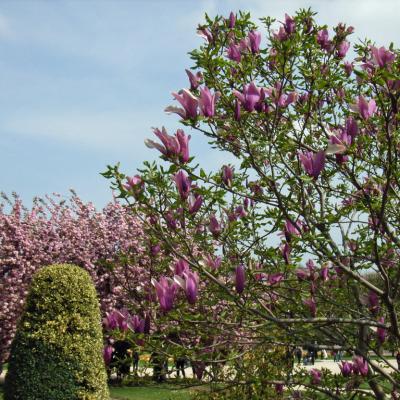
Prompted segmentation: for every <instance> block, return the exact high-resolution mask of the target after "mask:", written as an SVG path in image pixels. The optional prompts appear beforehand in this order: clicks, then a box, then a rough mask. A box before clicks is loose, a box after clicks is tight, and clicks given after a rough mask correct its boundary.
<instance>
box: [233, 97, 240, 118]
mask: <svg viewBox="0 0 400 400" xmlns="http://www.w3.org/2000/svg"><path fill="white" fill-rule="evenodd" d="M234 117H235V121H240V102H239V100H238V99H235V111H234Z"/></svg>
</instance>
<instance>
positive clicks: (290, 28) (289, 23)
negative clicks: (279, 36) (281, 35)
mask: <svg viewBox="0 0 400 400" xmlns="http://www.w3.org/2000/svg"><path fill="white" fill-rule="evenodd" d="M283 27H284V29H285V32H286V33H287V34H288V35H291V34H292V33H293V32H294V31H295V30H296V23H295V22H294V19H293V18H292V17H291V16H290V15H288V14H285V23H284V24H283Z"/></svg>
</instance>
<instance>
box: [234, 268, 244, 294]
mask: <svg viewBox="0 0 400 400" xmlns="http://www.w3.org/2000/svg"><path fill="white" fill-rule="evenodd" d="M245 283H246V273H245V268H244V265H243V264H240V265H238V266H237V267H236V269H235V288H236V292H238V293H239V294H241V293H242V292H243V290H244V287H245Z"/></svg>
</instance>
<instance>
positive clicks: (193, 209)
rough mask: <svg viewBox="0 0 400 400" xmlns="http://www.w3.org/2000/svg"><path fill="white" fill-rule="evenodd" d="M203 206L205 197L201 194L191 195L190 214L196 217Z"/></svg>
mask: <svg viewBox="0 0 400 400" xmlns="http://www.w3.org/2000/svg"><path fill="white" fill-rule="evenodd" d="M202 204H203V197H202V196H201V195H199V194H191V195H190V196H189V199H188V206H189V214H191V215H194V214H196V213H197V211H199V210H200V207H201V205H202Z"/></svg>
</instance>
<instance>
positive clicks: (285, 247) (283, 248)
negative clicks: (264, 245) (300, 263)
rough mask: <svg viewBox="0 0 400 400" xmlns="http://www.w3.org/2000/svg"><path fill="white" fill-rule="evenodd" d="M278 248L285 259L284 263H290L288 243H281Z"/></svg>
mask: <svg viewBox="0 0 400 400" xmlns="http://www.w3.org/2000/svg"><path fill="white" fill-rule="evenodd" d="M279 250H280V251H281V253H282V256H283V259H284V260H285V263H286V264H290V252H291V251H292V249H291V247H290V246H289V243H282V244H281V245H280V246H279Z"/></svg>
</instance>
